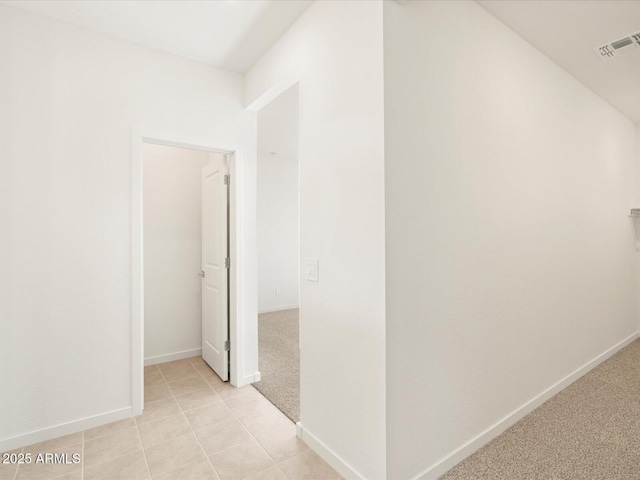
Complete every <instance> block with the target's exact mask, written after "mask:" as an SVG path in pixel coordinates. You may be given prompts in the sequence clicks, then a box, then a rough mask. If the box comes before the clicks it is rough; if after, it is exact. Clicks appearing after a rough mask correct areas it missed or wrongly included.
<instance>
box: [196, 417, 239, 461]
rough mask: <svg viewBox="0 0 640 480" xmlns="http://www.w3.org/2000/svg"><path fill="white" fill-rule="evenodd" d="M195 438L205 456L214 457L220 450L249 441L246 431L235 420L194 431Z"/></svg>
mask: <svg viewBox="0 0 640 480" xmlns="http://www.w3.org/2000/svg"><path fill="white" fill-rule="evenodd" d="M196 436H197V437H198V440H200V445H202V448H204V451H205V453H206V454H207V455H214V454H216V453H218V452H220V451H221V450H224V449H226V448H229V447H233V446H235V445H239V444H240V443H244V442H246V441H249V440H251V435H250V434H249V432H247V429H246V428H244V426H242V424H241V423H240V422H239V421H238V420H236V419H235V418H234V419H232V420H229V421H228V422H223V423H219V424H217V425H214V426H213V427H209V428H205V429H201V430H196Z"/></svg>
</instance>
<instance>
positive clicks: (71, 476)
mask: <svg viewBox="0 0 640 480" xmlns="http://www.w3.org/2000/svg"><path fill="white" fill-rule="evenodd" d="M51 480H82V469H80V468H79V469H77V470H74V471H73V472H71V473H67V474H66V475H62V476H61V477H54V478H52V479H51Z"/></svg>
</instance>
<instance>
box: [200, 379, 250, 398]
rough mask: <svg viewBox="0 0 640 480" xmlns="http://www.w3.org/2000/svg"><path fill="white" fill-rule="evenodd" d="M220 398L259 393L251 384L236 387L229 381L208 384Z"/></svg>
mask: <svg viewBox="0 0 640 480" xmlns="http://www.w3.org/2000/svg"><path fill="white" fill-rule="evenodd" d="M210 385H211V386H212V387H213V389H214V390H215V391H216V393H217V394H218V395H220V398H222V399H223V400H226V399H228V398H234V397H241V396H243V395H260V394H259V393H258V391H257V390H256V389H255V388H253V387H252V386H251V385H247V386H246V387H240V388H236V387H234V386H233V385H231V384H230V383H229V382H224V383H216V384H210Z"/></svg>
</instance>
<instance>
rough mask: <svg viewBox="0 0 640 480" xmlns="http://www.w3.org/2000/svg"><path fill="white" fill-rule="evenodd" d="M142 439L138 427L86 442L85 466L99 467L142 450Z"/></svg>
mask: <svg viewBox="0 0 640 480" xmlns="http://www.w3.org/2000/svg"><path fill="white" fill-rule="evenodd" d="M141 448H142V445H140V438H139V436H138V429H137V428H136V427H132V428H127V429H126V430H122V431H118V432H115V433H111V434H109V435H103V436H101V437H97V438H94V439H92V440H85V442H84V461H85V466H87V467H88V466H89V465H97V464H98V463H104V462H107V461H109V460H113V459H115V458H117V457H121V456H123V455H126V454H128V453H133V452H135V451H136V450H140V449H141Z"/></svg>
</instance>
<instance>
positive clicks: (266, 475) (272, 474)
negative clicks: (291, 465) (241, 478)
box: [245, 465, 287, 480]
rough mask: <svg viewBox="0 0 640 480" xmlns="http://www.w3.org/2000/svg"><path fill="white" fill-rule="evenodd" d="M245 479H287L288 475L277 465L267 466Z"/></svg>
mask: <svg viewBox="0 0 640 480" xmlns="http://www.w3.org/2000/svg"><path fill="white" fill-rule="evenodd" d="M245 480H287V477H286V476H285V475H284V473H282V470H280V469H279V468H278V466H277V465H276V466H275V467H271V468H267V469H266V470H263V471H261V472H258V473H255V474H253V475H251V476H249V477H247V478H246V479H245Z"/></svg>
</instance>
